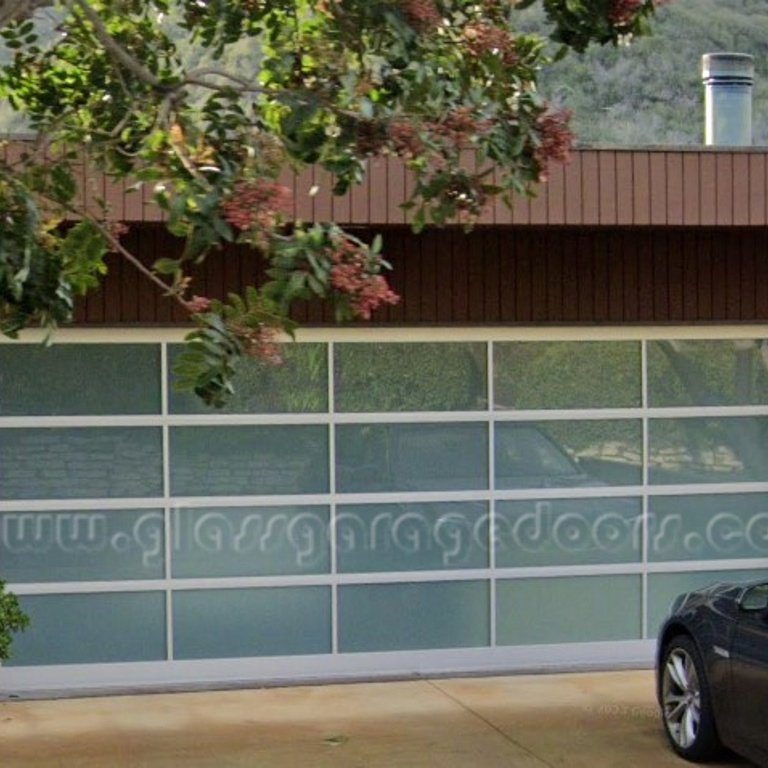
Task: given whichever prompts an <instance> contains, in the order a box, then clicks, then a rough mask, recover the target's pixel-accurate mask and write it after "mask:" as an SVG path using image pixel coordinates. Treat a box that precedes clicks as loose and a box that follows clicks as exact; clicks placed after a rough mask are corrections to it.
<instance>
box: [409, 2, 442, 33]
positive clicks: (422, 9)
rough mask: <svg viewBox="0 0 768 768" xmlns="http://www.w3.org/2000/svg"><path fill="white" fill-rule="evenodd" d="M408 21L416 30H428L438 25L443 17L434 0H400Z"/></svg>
mask: <svg viewBox="0 0 768 768" xmlns="http://www.w3.org/2000/svg"><path fill="white" fill-rule="evenodd" d="M401 4H402V8H403V12H404V13H405V17H406V18H407V19H408V23H409V24H410V25H411V26H412V27H413V28H414V29H415V30H417V31H418V32H429V31H431V30H433V29H436V28H437V27H439V26H440V24H441V23H442V21H443V17H442V16H441V15H440V12H439V11H438V10H437V5H436V3H435V0H401Z"/></svg>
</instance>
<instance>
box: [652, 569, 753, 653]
mask: <svg viewBox="0 0 768 768" xmlns="http://www.w3.org/2000/svg"><path fill="white" fill-rule="evenodd" d="M764 578H765V570H736V571H688V572H685V573H652V574H650V575H649V576H648V637H649V638H655V637H656V636H657V635H658V633H659V629H660V628H661V625H662V624H663V623H664V620H665V619H666V618H667V616H669V609H670V608H671V607H672V603H673V601H674V599H675V598H676V597H677V596H678V595H681V594H683V593H684V592H690V591H691V590H692V589H700V588H701V587H708V586H709V585H710V584H718V583H727V584H731V583H734V584H741V583H746V582H749V581H757V580H758V579H764Z"/></svg>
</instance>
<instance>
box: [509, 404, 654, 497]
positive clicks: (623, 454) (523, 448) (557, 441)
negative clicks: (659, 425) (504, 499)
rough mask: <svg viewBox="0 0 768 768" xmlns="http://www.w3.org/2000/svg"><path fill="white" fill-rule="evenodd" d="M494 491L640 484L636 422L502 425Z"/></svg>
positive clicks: (639, 440) (639, 434)
mask: <svg viewBox="0 0 768 768" xmlns="http://www.w3.org/2000/svg"><path fill="white" fill-rule="evenodd" d="M495 434H496V437H495V453H496V488H498V489H504V488H574V487H580V486H597V485H619V486H622V485H637V484H639V483H640V482H641V479H642V428H641V423H640V422H639V421H634V420H633V421H630V420H618V419H609V420H605V421H598V420H588V421H546V422H545V421H541V422H500V423H497V424H496V433H495Z"/></svg>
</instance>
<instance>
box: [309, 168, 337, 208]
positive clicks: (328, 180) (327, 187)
mask: <svg viewBox="0 0 768 768" xmlns="http://www.w3.org/2000/svg"><path fill="white" fill-rule="evenodd" d="M314 180H315V183H314V186H315V188H316V190H317V191H316V193H315V195H314V196H313V197H312V203H313V212H312V221H330V220H331V219H332V218H333V194H332V192H331V188H332V187H333V176H332V175H331V174H330V173H328V171H326V170H324V169H323V168H315V179H314Z"/></svg>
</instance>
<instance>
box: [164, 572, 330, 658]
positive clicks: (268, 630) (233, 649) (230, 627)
mask: <svg viewBox="0 0 768 768" xmlns="http://www.w3.org/2000/svg"><path fill="white" fill-rule="evenodd" d="M173 638H174V654H175V657H176V658H177V659H224V658H239V657H247V656H296V655H301V654H315V653H330V652H331V590H330V589H329V588H328V587H274V588H272V589H218V590H213V589H209V590H189V591H186V590H185V591H180V592H179V591H177V592H175V593H174V595H173Z"/></svg>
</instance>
